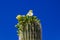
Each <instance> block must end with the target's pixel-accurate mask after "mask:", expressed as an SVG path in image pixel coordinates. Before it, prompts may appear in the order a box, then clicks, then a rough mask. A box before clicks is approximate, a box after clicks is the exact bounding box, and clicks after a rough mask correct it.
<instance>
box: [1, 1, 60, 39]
mask: <svg viewBox="0 0 60 40" xmlns="http://www.w3.org/2000/svg"><path fill="white" fill-rule="evenodd" d="M30 9H32V10H33V12H34V15H36V16H37V17H38V18H39V19H40V20H41V24H42V40H60V1H59V0H0V40H18V36H17V32H16V31H17V29H16V28H15V26H14V25H15V24H16V23H17V20H16V16H17V15H18V14H21V15H25V14H26V13H27V12H28V11H29V10H30Z"/></svg>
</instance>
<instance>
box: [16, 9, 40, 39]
mask: <svg viewBox="0 0 60 40" xmlns="http://www.w3.org/2000/svg"><path fill="white" fill-rule="evenodd" d="M16 19H17V20H18V23H17V25H16V27H17V28H18V30H17V32H18V36H19V40H41V25H40V20H39V19H38V18H37V17H36V16H33V12H32V10H30V11H29V12H28V14H27V15H24V16H23V15H18V16H17V17H16Z"/></svg>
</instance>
